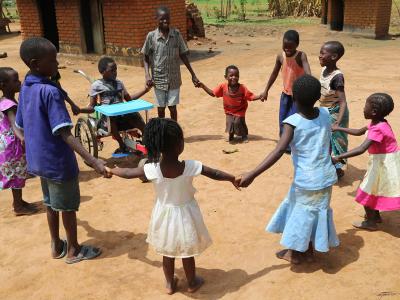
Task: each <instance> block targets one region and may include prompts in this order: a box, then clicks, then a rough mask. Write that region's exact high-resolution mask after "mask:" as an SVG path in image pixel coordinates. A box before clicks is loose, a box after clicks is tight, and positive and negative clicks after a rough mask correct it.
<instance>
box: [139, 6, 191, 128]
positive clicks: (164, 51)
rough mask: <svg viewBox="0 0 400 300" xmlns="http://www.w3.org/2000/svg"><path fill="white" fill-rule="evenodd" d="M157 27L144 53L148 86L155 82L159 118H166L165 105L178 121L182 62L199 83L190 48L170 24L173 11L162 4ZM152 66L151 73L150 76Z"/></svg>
mask: <svg viewBox="0 0 400 300" xmlns="http://www.w3.org/2000/svg"><path fill="white" fill-rule="evenodd" d="M156 18H157V22H158V28H157V29H155V30H153V31H151V32H149V33H148V34H147V37H146V41H145V42H144V45H143V48H142V50H141V53H142V54H143V56H144V59H143V63H144V71H145V80H146V84H147V85H148V86H152V85H153V84H154V93H155V97H156V101H157V106H158V117H159V118H164V117H165V107H166V106H168V109H169V111H170V114H171V119H174V120H175V121H177V120H178V111H177V109H176V106H177V105H178V104H179V90H180V86H181V85H182V79H181V69H180V61H181V60H182V61H183V63H184V64H185V66H186V68H187V69H188V70H189V72H190V74H191V75H192V82H193V84H194V85H195V86H196V85H197V84H198V83H199V80H198V79H197V77H196V75H195V73H194V71H193V69H192V66H191V65H190V62H189V60H188V58H187V54H188V53H189V49H188V47H187V46H186V43H185V41H184V40H183V38H182V35H181V34H180V32H179V31H178V30H177V29H175V28H171V27H170V26H169V23H170V11H169V9H168V8H167V7H165V6H162V7H159V8H158V9H157V11H156ZM150 68H151V75H150Z"/></svg>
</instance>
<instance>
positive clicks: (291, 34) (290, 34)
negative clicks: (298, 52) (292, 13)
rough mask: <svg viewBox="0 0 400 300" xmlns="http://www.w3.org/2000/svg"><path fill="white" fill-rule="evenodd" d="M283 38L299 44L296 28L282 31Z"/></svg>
mask: <svg viewBox="0 0 400 300" xmlns="http://www.w3.org/2000/svg"><path fill="white" fill-rule="evenodd" d="M283 39H284V40H287V41H289V42H293V43H296V45H297V46H298V45H299V44H300V36H299V33H298V32H297V31H296V30H288V31H286V32H285V33H284V35H283Z"/></svg>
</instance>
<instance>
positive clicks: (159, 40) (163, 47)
mask: <svg viewBox="0 0 400 300" xmlns="http://www.w3.org/2000/svg"><path fill="white" fill-rule="evenodd" d="M188 52H189V48H188V47H187V46H186V43H185V41H184V40H183V38H182V35H181V34H180V32H179V31H178V30H177V29H175V28H170V29H169V33H168V37H167V38H165V37H163V35H162V34H161V32H160V31H159V29H158V28H157V29H156V30H153V31H150V32H149V33H148V34H147V37H146V41H145V42H144V45H143V48H142V50H141V53H142V54H144V55H147V56H149V58H150V65H151V73H152V76H153V81H154V85H155V88H157V89H159V90H164V91H168V90H174V89H177V88H179V87H180V86H181V84H182V79H181V69H180V57H179V56H180V55H181V54H186V53H188Z"/></svg>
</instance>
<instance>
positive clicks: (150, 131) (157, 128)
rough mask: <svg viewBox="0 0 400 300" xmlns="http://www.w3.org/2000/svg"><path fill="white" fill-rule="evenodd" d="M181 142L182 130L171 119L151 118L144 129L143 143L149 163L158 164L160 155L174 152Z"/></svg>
mask: <svg viewBox="0 0 400 300" xmlns="http://www.w3.org/2000/svg"><path fill="white" fill-rule="evenodd" d="M181 142H183V130H182V128H181V126H179V124H178V122H176V121H174V120H172V119H165V118H153V119H150V121H149V123H147V125H146V127H145V128H144V133H143V143H144V145H145V146H146V149H147V151H148V159H149V161H150V162H159V161H160V159H161V154H163V153H168V152H171V151H173V150H174V147H176V146H177V145H179V144H180V143H181Z"/></svg>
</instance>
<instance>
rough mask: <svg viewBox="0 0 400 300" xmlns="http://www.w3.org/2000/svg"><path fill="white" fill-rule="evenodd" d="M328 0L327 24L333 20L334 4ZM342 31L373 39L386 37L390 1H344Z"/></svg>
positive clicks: (334, 0)
mask: <svg viewBox="0 0 400 300" xmlns="http://www.w3.org/2000/svg"><path fill="white" fill-rule="evenodd" d="M336 1H338V0H329V3H328V24H331V22H332V20H333V19H334V14H335V13H337V12H336V11H335V3H336ZM344 4H345V5H344V27H343V30H345V31H350V32H359V33H363V34H366V35H369V36H373V37H375V38H383V37H386V36H387V35H388V32H389V24H390V15H391V9H392V0H373V1H371V0H346V1H345V2H344Z"/></svg>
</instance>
